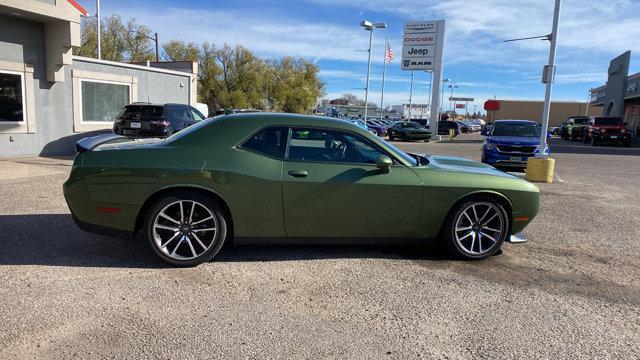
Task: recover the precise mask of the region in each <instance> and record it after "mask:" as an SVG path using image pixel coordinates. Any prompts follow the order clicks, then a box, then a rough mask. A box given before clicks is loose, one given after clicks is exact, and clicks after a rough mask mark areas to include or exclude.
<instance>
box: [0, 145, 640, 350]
mask: <svg viewBox="0 0 640 360" xmlns="http://www.w3.org/2000/svg"><path fill="white" fill-rule="evenodd" d="M395 144H397V145H398V146H400V147H402V148H404V149H407V150H411V151H414V152H421V153H431V154H447V155H455V156H463V157H467V158H472V159H475V160H479V159H480V149H481V144H482V140H481V137H480V135H479V134H463V135H461V136H459V137H457V138H456V139H455V140H454V141H452V142H446V141H443V142H438V143H436V142H431V143H422V142H420V143H417V142H415V143H402V142H395ZM551 146H552V153H553V157H554V158H555V159H556V179H555V182H554V183H553V184H540V185H539V186H540V189H541V209H540V214H539V215H538V217H537V218H536V219H535V220H534V221H533V222H532V223H531V225H530V226H529V227H528V228H527V230H526V232H525V233H526V235H527V237H528V238H529V242H527V243H525V244H505V245H504V247H503V252H502V253H501V254H499V255H496V256H494V257H492V258H491V259H488V260H485V261H480V262H463V261H455V260H451V259H448V258H446V257H443V256H442V255H441V254H439V253H438V252H436V251H434V250H433V249H431V248H428V247H351V246H349V247H345V246H322V247H320V246H244V247H229V248H226V249H224V250H223V253H222V254H221V256H220V257H219V258H217V259H216V260H215V261H213V262H211V263H207V264H203V265H201V266H198V267H195V268H187V269H176V268H169V267H167V266H165V265H164V264H163V263H161V262H160V261H159V260H156V258H155V257H154V256H152V255H151V253H150V251H148V250H147V249H146V248H145V247H144V246H143V244H142V243H141V242H135V241H125V240H115V239H110V238H106V237H101V236H97V235H92V234H89V233H85V232H82V231H81V230H80V229H78V228H77V226H76V225H75V224H74V223H73V221H72V219H71V216H70V215H69V212H68V209H67V207H66V204H65V201H64V198H63V195H62V188H61V185H62V183H63V182H64V181H65V180H66V178H67V176H68V172H69V170H70V166H71V161H70V159H69V158H46V159H45V158H33V157H32V158H5V159H0V229H2V235H3V236H2V237H1V238H0V247H1V248H0V281H1V283H2V286H1V287H0V303H1V304H2V306H0V322H1V323H2V331H1V332H0V358H68V357H76V358H97V357H119V358H136V357H143V356H144V357H157V358H179V357H207V358H362V359H369V358H395V359H408V358H444V357H448V358H469V357H487V358H493V357H502V358H583V357H586V358H627V359H629V358H638V357H639V356H640V226H639V225H638V214H640V202H639V201H638V199H640V178H639V177H640V148H638V147H632V148H623V147H612V146H600V147H591V146H588V145H584V144H582V143H573V142H567V141H562V140H560V139H556V138H554V139H552V140H551ZM372 221H375V219H372Z"/></svg>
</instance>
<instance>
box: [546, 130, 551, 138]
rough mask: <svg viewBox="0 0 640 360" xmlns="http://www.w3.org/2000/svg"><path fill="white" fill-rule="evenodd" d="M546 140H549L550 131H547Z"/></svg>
mask: <svg viewBox="0 0 640 360" xmlns="http://www.w3.org/2000/svg"><path fill="white" fill-rule="evenodd" d="M547 139H551V131H547Z"/></svg>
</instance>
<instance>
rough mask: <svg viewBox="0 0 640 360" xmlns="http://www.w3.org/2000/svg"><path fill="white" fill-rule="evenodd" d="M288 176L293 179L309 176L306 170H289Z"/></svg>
mask: <svg viewBox="0 0 640 360" xmlns="http://www.w3.org/2000/svg"><path fill="white" fill-rule="evenodd" d="M289 175H291V176H293V177H305V176H307V175H309V173H307V170H291V171H289Z"/></svg>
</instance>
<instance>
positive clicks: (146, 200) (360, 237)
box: [64, 113, 539, 266]
mask: <svg viewBox="0 0 640 360" xmlns="http://www.w3.org/2000/svg"><path fill="white" fill-rule="evenodd" d="M76 149H77V150H78V154H77V155H76V157H75V161H74V163H73V168H72V170H71V174H70V176H69V180H67V182H65V184H64V195H65V198H66V200H67V203H68V205H69V209H70V210H71V213H72V214H73V218H74V220H75V221H76V223H77V224H78V225H79V226H80V227H81V228H82V229H84V230H87V231H91V232H95V233H99V234H107V235H109V234H111V235H127V236H134V235H135V234H137V233H141V234H142V235H143V236H144V238H146V241H147V242H148V244H149V246H150V247H151V249H152V250H153V251H154V252H155V253H156V254H157V255H158V256H159V257H160V258H161V259H163V260H165V261H167V262H169V263H172V264H174V265H178V266H193V265H197V264H200V263H202V262H205V261H208V260H210V259H211V258H213V257H214V256H215V255H216V254H217V253H218V252H219V251H220V249H221V247H222V245H223V244H224V243H225V242H226V241H234V242H236V243H238V242H242V241H256V240H258V241H260V242H262V243H267V242H269V241H279V242H282V241H289V242H294V241H295V242H303V243H305V242H306V243H310V242H318V241H320V242H334V243H335V242H337V243H353V242H356V241H366V242H372V243H381V242H383V241H385V242H388V241H392V242H398V243H399V242H405V241H407V242H418V243H422V242H426V241H434V240H435V241H437V242H439V243H441V244H442V245H444V246H446V247H447V248H448V249H449V250H450V251H451V252H452V253H453V254H454V255H456V256H457V257H459V258H463V259H482V258H486V257H488V256H491V255H493V254H495V253H496V252H497V251H498V250H499V249H500V247H501V246H502V244H503V242H504V241H523V240H525V239H523V238H522V237H519V236H518V235H517V234H518V233H519V232H521V231H522V230H523V229H524V227H525V226H526V225H527V224H528V223H529V222H530V221H531V220H532V219H533V218H534V217H535V216H536V213H537V212H538V201H539V192H538V188H537V187H536V186H535V185H532V184H530V183H529V182H527V181H525V180H522V179H520V178H517V177H514V176H512V175H509V174H507V173H504V172H501V171H498V170H496V169H494V168H493V167H491V166H488V165H485V164H481V163H479V162H475V161H471V160H466V159H461V158H453V157H444V156H428V157H427V156H422V155H415V154H407V153H405V152H403V151H401V150H399V149H397V148H396V147H394V146H393V145H391V144H389V143H387V142H385V141H384V140H381V139H380V138H378V137H377V136H374V135H372V134H370V133H369V132H367V131H365V130H362V129H360V128H358V127H356V126H354V125H352V124H350V123H347V122H344V121H340V120H334V119H331V118H326V117H317V116H300V115H291V114H266V113H252V114H236V115H228V116H222V117H219V118H214V119H208V120H205V121H202V122H200V123H198V124H196V125H193V126H191V127H189V128H187V129H185V130H182V131H180V132H178V133H176V134H174V135H172V136H170V137H168V138H166V139H163V140H162V139H155V140H154V139H147V140H134V139H127V138H124V137H119V136H116V135H108V136H106V137H105V136H98V137H93V138H86V139H83V140H81V141H79V142H78V143H77V144H76Z"/></svg>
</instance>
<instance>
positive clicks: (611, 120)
mask: <svg viewBox="0 0 640 360" xmlns="http://www.w3.org/2000/svg"><path fill="white" fill-rule="evenodd" d="M595 124H596V125H599V126H617V125H622V119H621V118H619V117H598V118H596V121H595Z"/></svg>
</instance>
